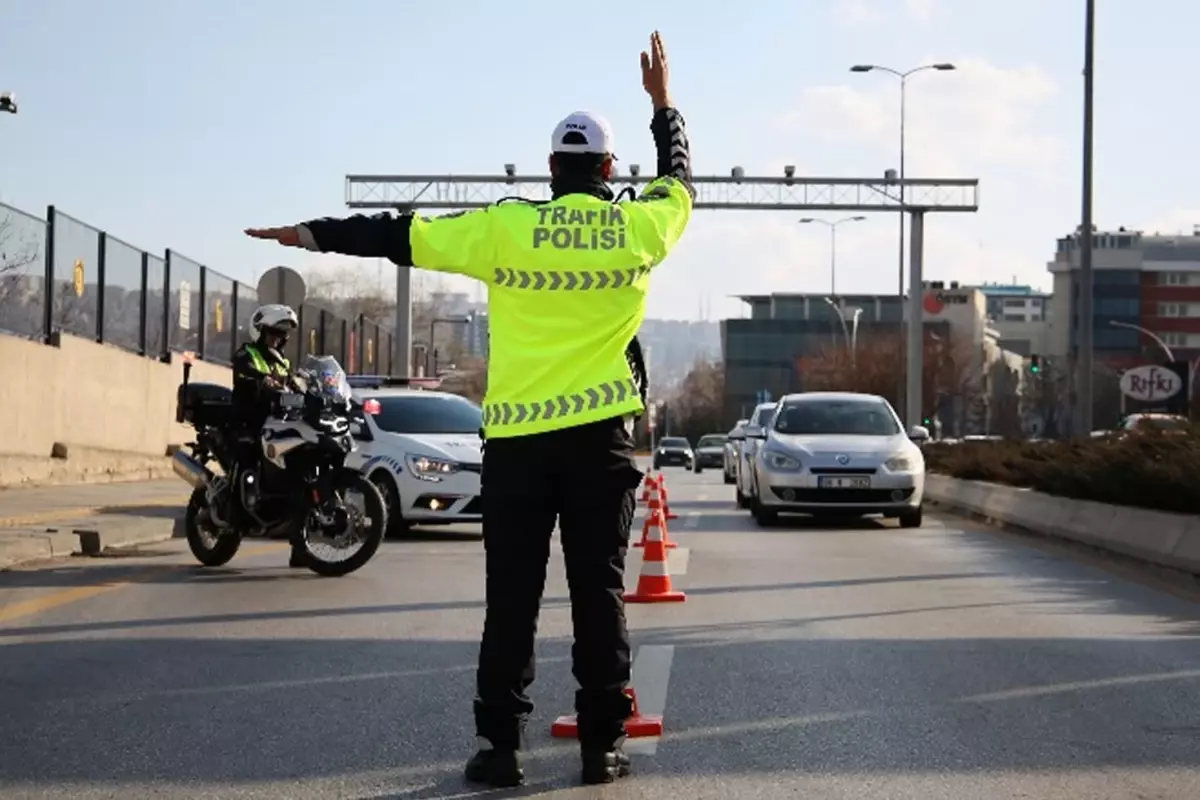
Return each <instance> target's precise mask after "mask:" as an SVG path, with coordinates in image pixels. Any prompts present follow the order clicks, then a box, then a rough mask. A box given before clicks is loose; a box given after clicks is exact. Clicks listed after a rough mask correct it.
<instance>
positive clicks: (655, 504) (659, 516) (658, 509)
mask: <svg viewBox="0 0 1200 800" xmlns="http://www.w3.org/2000/svg"><path fill="white" fill-rule="evenodd" d="M665 519H666V515H665V514H663V513H662V501H660V500H659V499H658V491H657V490H655V492H654V494H652V495H650V503H649V505H648V506H647V508H646V518H645V519H644V520H642V538H641V540H640V541H637V542H634V543H633V546H634V547H645V546H646V542H648V541H650V528H651V527H652V526H658V527H659V528H661V532H662V541H663V547H665V548H667V549H668V550H670V549H671V548H673V547H678V546H679V545H677V544H676V543H675V542H672V541H671V540H670V539H669V538H668V537H667V523H666V522H665V521H664V520H665Z"/></svg>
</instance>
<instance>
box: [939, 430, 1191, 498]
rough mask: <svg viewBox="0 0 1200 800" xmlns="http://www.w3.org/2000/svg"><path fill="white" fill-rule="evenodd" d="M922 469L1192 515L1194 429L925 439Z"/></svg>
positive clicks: (1062, 494) (964, 477)
mask: <svg viewBox="0 0 1200 800" xmlns="http://www.w3.org/2000/svg"><path fill="white" fill-rule="evenodd" d="M922 449H923V450H924V452H925V463H926V468H927V469H928V471H929V472H937V473H941V474H943V475H948V476H950V477H953V478H961V479H964V480H975V481H988V482H990V483H1003V484H1008V485H1009V486H1027V487H1029V488H1031V489H1035V490H1037V491H1039V492H1045V493H1046V494H1053V495H1058V496H1060V497H1072V498H1077V499H1080V500H1096V501H1098V502H1101V503H1113V504H1115V505H1127V506H1139V507H1142V508H1152V509H1155V510H1158V511H1176V512H1180V513H1185V514H1200V429H1198V428H1193V429H1191V430H1187V431H1179V432H1172V433H1163V432H1161V431H1158V430H1146V431H1137V432H1134V433H1129V434H1127V435H1125V436H1122V437H1120V438H1112V439H1090V440H1089V439H1084V440H1074V441H1064V442H1055V441H1045V442H1028V441H991V442H960V443H958V444H940V443H933V444H928V445H926V446H925V447H924V448H922Z"/></svg>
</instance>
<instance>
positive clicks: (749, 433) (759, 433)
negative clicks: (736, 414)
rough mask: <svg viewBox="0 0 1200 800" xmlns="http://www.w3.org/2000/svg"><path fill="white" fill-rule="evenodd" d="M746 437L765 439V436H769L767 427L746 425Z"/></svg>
mask: <svg viewBox="0 0 1200 800" xmlns="http://www.w3.org/2000/svg"><path fill="white" fill-rule="evenodd" d="M746 438H747V439H765V438H767V429H766V428H764V427H763V426H761V425H747V426H746Z"/></svg>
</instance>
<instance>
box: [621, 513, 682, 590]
mask: <svg viewBox="0 0 1200 800" xmlns="http://www.w3.org/2000/svg"><path fill="white" fill-rule="evenodd" d="M650 513H651V514H652V515H653V516H654V521H653V523H652V524H651V525H650V528H649V529H648V531H647V534H648V536H649V538H648V539H647V540H646V550H645V552H644V553H643V554H642V573H641V574H640V575H638V584H637V591H634V592H626V593H625V602H626V603H682V602H683V601H684V600H686V599H687V595H685V594H684V593H683V592H676V591H673V590H672V589H671V570H670V569H669V568H668V566H667V547H666V543H665V542H664V541H663V538H662V533H663V531H664V530H665V527H664V526H663V524H662V511H658V510H654V511H651V512H650Z"/></svg>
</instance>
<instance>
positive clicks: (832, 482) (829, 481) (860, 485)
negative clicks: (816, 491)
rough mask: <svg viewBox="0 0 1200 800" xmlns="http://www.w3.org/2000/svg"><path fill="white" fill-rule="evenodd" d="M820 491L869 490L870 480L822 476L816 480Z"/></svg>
mask: <svg viewBox="0 0 1200 800" xmlns="http://www.w3.org/2000/svg"><path fill="white" fill-rule="evenodd" d="M817 486H819V487H820V488H822V489H870V488H871V479H870V478H868V477H865V476H862V477H860V476H857V475H822V476H820V477H818V478H817Z"/></svg>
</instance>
